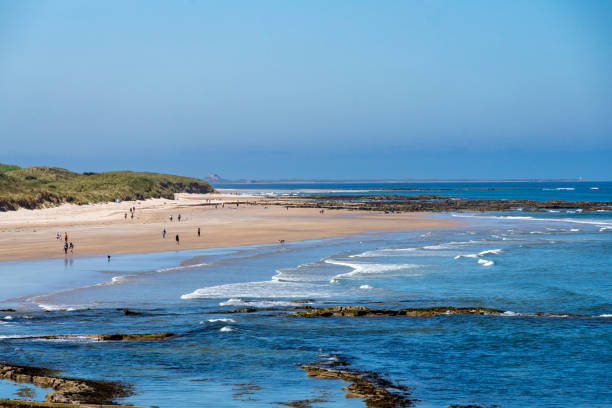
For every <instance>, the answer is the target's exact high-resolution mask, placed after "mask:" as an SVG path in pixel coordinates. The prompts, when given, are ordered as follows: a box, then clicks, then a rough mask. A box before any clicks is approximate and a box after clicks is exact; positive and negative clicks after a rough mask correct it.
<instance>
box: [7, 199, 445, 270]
mask: <svg viewBox="0 0 612 408" xmlns="http://www.w3.org/2000/svg"><path fill="white" fill-rule="evenodd" d="M236 201H239V202H240V203H241V204H239V205H238V206H236V204H235V202H236ZM245 201H249V202H251V203H258V205H247V204H244V202H245ZM272 203H273V199H271V198H266V197H262V196H251V195H240V196H236V195H230V194H205V195H204V194H177V196H176V199H175V200H167V199H153V200H146V201H140V202H127V201H126V202H122V203H104V204H90V205H83V206H76V205H70V204H65V205H62V206H59V207H54V208H46V209H39V210H25V209H20V210H18V211H11V212H4V213H0V261H6V260H19V259H34V258H49V257H63V256H64V252H63V244H64V241H63V239H61V240H57V239H56V238H55V236H56V233H57V232H59V233H60V234H62V236H63V233H64V232H67V233H68V240H69V241H71V242H73V243H74V245H75V251H74V252H75V255H85V254H118V253H135V252H160V251H171V250H176V249H200V248H220V247H230V246H241V245H255V244H266V243H278V242H279V240H281V239H283V240H285V241H286V242H290V241H301V240H307V239H321V238H331V237H340V236H346V235H349V234H356V233H364V232H377V231H394V230H414V229H434V228H444V227H448V226H452V225H456V224H457V222H454V221H452V220H447V219H440V218H434V217H430V216H428V215H427V214H424V213H418V214H410V213H403V214H383V213H378V212H372V211H349V210H325V213H324V214H323V215H322V214H320V213H319V210H318V209H316V208H290V209H289V210H287V209H286V208H285V207H280V206H276V205H270V204H272ZM222 204H224V206H223V205H222ZM131 207H136V211H135V216H134V218H131V215H130V212H129V208H131ZM126 213H127V219H126V218H125V214H126ZM178 214H181V221H180V222H178V220H177V216H178ZM171 215H172V216H173V218H174V220H173V221H172V222H171V221H170V216H171ZM198 227H199V228H200V230H201V236H200V237H198V236H197V229H198ZM164 228H165V229H166V232H167V233H166V238H165V239H163V238H162V230H163V229H164ZM177 234H178V235H179V238H180V246H179V245H177V244H176V241H175V237H176V235H177Z"/></svg>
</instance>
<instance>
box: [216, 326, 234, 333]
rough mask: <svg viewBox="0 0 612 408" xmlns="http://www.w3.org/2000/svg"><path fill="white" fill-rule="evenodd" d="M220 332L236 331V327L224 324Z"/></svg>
mask: <svg viewBox="0 0 612 408" xmlns="http://www.w3.org/2000/svg"><path fill="white" fill-rule="evenodd" d="M219 331H220V332H231V331H234V329H232V328H231V327H229V326H223V327H222V328H221V329H219Z"/></svg>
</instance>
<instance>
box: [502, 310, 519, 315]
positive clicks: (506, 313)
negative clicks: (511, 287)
mask: <svg viewBox="0 0 612 408" xmlns="http://www.w3.org/2000/svg"><path fill="white" fill-rule="evenodd" d="M502 316H522V314H521V313H516V312H513V311H510V310H506V311H505V312H504V313H502Z"/></svg>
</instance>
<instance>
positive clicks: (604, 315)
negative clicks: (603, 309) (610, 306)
mask: <svg viewBox="0 0 612 408" xmlns="http://www.w3.org/2000/svg"><path fill="white" fill-rule="evenodd" d="M599 317H612V314H607V313H606V314H600V315H599Z"/></svg>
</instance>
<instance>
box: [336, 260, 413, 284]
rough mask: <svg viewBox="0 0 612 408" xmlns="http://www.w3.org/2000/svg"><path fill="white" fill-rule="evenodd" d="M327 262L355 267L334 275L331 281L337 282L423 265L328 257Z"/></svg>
mask: <svg viewBox="0 0 612 408" xmlns="http://www.w3.org/2000/svg"><path fill="white" fill-rule="evenodd" d="M325 262H327V263H330V264H333V265H340V266H346V267H349V268H352V269H353V270H352V271H350V272H346V273H341V274H338V275H336V276H334V277H333V278H332V279H331V280H330V282H331V283H335V282H337V281H338V280H339V279H346V278H352V277H355V276H358V275H370V274H381V273H385V272H391V271H400V270H404V269H414V268H418V267H420V266H421V265H416V264H374V263H350V262H343V261H337V260H334V259H326V260H325Z"/></svg>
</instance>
